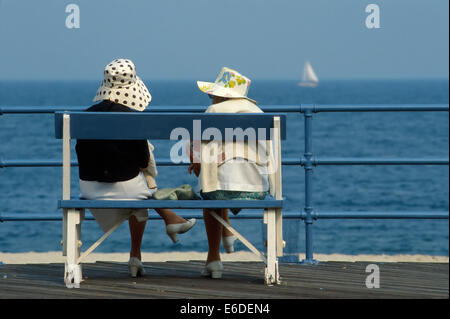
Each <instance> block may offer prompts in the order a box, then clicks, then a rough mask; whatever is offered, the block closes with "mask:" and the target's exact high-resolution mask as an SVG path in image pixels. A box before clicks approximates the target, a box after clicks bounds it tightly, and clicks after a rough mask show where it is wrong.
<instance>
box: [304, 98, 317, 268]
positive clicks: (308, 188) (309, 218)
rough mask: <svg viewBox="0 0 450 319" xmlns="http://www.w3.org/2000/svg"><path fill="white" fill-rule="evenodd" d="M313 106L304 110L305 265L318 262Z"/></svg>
mask: <svg viewBox="0 0 450 319" xmlns="http://www.w3.org/2000/svg"><path fill="white" fill-rule="evenodd" d="M313 109H314V107H313V106H306V107H305V108H304V111H303V113H304V116H305V154H304V159H303V161H304V166H303V167H304V169H305V208H304V214H305V244H306V252H305V254H306V258H305V259H304V260H303V261H302V262H301V263H302V264H305V265H311V264H316V263H317V260H315V259H314V258H313V228H312V227H313V221H314V219H313V213H314V208H313V203H312V192H313V176H312V174H313V151H312V115H313Z"/></svg>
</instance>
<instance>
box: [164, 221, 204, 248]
mask: <svg viewBox="0 0 450 319" xmlns="http://www.w3.org/2000/svg"><path fill="white" fill-rule="evenodd" d="M196 222H197V220H196V219H195V218H192V219H189V220H188V221H187V222H185V223H181V224H170V225H167V226H166V233H167V235H168V236H169V237H170V239H172V241H173V242H174V243H176V242H177V241H178V236H177V234H183V233H185V232H187V231H188V230H190V229H191V228H192V227H194V225H195V223H196Z"/></svg>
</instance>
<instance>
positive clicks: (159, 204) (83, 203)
mask: <svg viewBox="0 0 450 319" xmlns="http://www.w3.org/2000/svg"><path fill="white" fill-rule="evenodd" d="M58 207H59V208H149V209H150V208H172V209H199V208H211V209H214V208H245V209H264V208H281V207H283V200H273V199H264V200H214V201H210V200H154V199H148V200H83V199H72V200H61V201H59V202H58Z"/></svg>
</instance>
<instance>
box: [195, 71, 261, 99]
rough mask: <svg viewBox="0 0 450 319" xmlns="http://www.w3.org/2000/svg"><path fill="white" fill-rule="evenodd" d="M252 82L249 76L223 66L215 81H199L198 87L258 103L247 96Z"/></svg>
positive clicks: (204, 90) (218, 94) (207, 92)
mask: <svg viewBox="0 0 450 319" xmlns="http://www.w3.org/2000/svg"><path fill="white" fill-rule="evenodd" d="M250 83H251V81H250V79H249V78H247V77H246V76H244V75H242V74H240V73H239V72H237V71H235V70H232V69H230V68H227V67H224V68H222V70H221V71H220V73H219V76H218V77H217V79H216V81H215V82H214V83H212V82H203V81H197V85H198V88H199V89H200V90H201V91H202V92H204V93H206V94H208V95H214V96H221V97H227V98H235V99H237V98H244V99H247V100H249V101H252V102H253V103H255V104H256V101H255V100H252V99H250V98H248V97H247V93H248V88H249V86H250Z"/></svg>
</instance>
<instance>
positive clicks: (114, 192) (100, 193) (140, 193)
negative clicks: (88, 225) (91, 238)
mask: <svg viewBox="0 0 450 319" xmlns="http://www.w3.org/2000/svg"><path fill="white" fill-rule="evenodd" d="M80 191H81V198H84V199H92V200H95V199H101V200H132V199H148V198H150V197H152V195H153V193H154V192H155V190H154V189H150V188H148V186H147V182H146V180H145V177H144V174H143V173H139V175H138V176H136V177H135V178H133V179H130V180H128V181H124V182H117V183H101V182H95V181H83V180H80ZM90 211H91V213H92V215H93V216H94V217H95V220H96V221H97V223H98V224H99V226H100V228H101V229H102V230H103V231H104V232H107V231H108V230H109V229H111V227H113V226H114V225H116V224H117V223H119V222H123V221H125V220H126V219H128V218H129V217H130V216H131V215H134V216H136V218H137V220H138V221H139V222H142V221H145V220H147V219H148V210H147V209H145V208H143V209H128V208H123V209H118V208H108V209H90Z"/></svg>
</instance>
